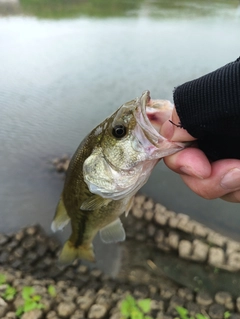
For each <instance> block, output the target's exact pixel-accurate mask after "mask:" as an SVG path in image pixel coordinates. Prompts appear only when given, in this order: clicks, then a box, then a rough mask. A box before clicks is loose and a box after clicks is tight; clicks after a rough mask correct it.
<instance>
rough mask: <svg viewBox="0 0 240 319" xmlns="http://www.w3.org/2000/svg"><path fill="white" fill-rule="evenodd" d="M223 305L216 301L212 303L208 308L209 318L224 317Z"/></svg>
mask: <svg viewBox="0 0 240 319" xmlns="http://www.w3.org/2000/svg"><path fill="white" fill-rule="evenodd" d="M224 312H225V307H224V306H223V305H219V304H217V303H215V304H212V305H211V306H210V307H209V309H208V314H209V316H210V318H211V319H222V318H223V317H224Z"/></svg>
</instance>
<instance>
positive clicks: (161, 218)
mask: <svg viewBox="0 0 240 319" xmlns="http://www.w3.org/2000/svg"><path fill="white" fill-rule="evenodd" d="M154 220H155V222H156V223H157V224H158V225H161V226H164V225H166V224H167V221H168V216H167V215H165V214H164V213H162V212H158V211H157V212H156V213H155V215H154Z"/></svg>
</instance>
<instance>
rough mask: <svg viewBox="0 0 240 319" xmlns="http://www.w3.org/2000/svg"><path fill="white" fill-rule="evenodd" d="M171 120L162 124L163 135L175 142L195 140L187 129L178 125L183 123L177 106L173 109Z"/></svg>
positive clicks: (161, 132)
mask: <svg viewBox="0 0 240 319" xmlns="http://www.w3.org/2000/svg"><path fill="white" fill-rule="evenodd" d="M170 120H171V122H170V121H169V120H168V121H166V122H165V123H164V124H163V125H162V128H161V131H160V134H161V135H163V136H164V137H166V138H167V139H169V140H171V141H175V142H188V141H194V140H195V138H194V137H192V136H191V135H190V134H188V132H187V131H186V130H184V129H183V128H181V127H178V125H181V123H180V119H179V116H178V115H177V112H176V108H174V109H173V112H172V115H171V118H170ZM173 123H174V124H175V125H174V124H173Z"/></svg>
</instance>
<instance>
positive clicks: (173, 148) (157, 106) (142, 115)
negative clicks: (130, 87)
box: [134, 91, 187, 157]
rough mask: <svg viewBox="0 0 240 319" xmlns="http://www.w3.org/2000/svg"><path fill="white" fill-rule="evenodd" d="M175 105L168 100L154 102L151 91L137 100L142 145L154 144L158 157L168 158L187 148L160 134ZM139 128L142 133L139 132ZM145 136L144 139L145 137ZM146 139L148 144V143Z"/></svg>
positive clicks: (154, 150) (136, 112) (139, 135)
mask: <svg viewBox="0 0 240 319" xmlns="http://www.w3.org/2000/svg"><path fill="white" fill-rule="evenodd" d="M172 110H173V104H172V103H171V102H170V101H168V100H152V99H151V97H150V91H145V92H143V94H142V95H141V97H140V98H138V99H137V107H136V109H135V112H134V116H135V119H136V121H137V123H138V125H139V127H138V129H137V131H136V132H137V136H138V139H139V142H140V143H141V144H142V145H147V144H149V142H150V143H151V144H152V147H151V148H149V147H148V149H151V152H152V153H153V152H154V153H155V154H156V156H158V157H159V156H161V157H163V156H168V155H171V154H173V153H175V152H177V151H179V150H181V149H183V148H185V147H186V146H187V143H184V142H183V143H180V142H172V141H169V140H167V139H166V138H165V137H163V136H162V135H161V134H160V130H161V127H162V124H163V123H164V122H165V121H166V120H168V119H169V118H170V115H171V113H172ZM139 128H140V130H141V131H142V132H140V131H139ZM143 135H144V137H143ZM146 139H147V141H148V142H146Z"/></svg>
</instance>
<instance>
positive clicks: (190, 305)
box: [186, 301, 201, 316]
mask: <svg viewBox="0 0 240 319" xmlns="http://www.w3.org/2000/svg"><path fill="white" fill-rule="evenodd" d="M186 308H187V310H188V312H189V316H195V315H196V314H197V313H201V307H200V306H199V305H197V304H196V303H195V302H193V301H189V302H187V304H186Z"/></svg>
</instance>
